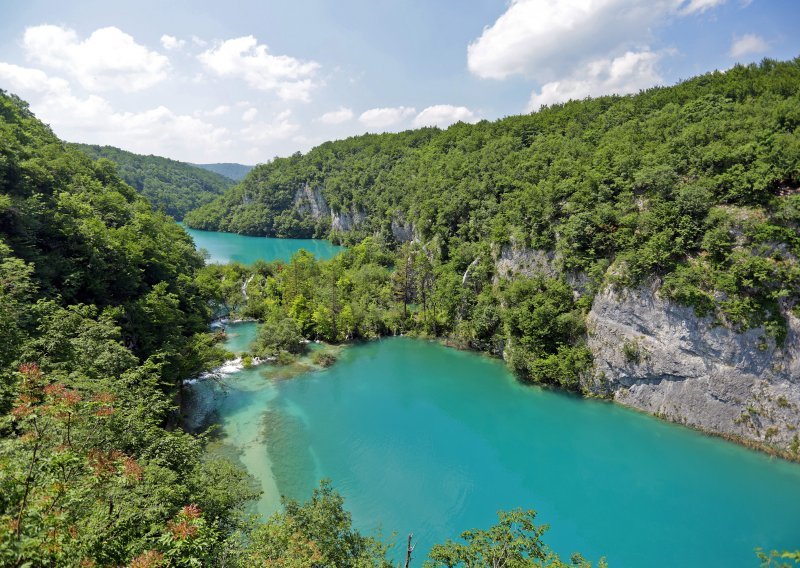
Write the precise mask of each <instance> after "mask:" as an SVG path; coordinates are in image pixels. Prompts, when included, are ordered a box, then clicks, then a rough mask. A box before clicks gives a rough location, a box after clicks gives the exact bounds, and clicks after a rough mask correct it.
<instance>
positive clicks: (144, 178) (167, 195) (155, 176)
mask: <svg viewBox="0 0 800 568" xmlns="http://www.w3.org/2000/svg"><path fill="white" fill-rule="evenodd" d="M70 146H73V147H74V148H76V149H78V150H80V151H81V152H83V153H85V154H86V155H87V156H89V157H91V158H93V159H98V158H106V159H108V160H111V161H112V162H114V163H115V164H116V165H117V173H118V174H119V176H120V177H121V178H122V180H123V181H124V182H125V183H127V184H128V185H130V186H131V187H133V188H134V189H135V190H136V191H138V192H139V193H141V194H142V195H143V196H145V197H146V198H147V200H148V201H149V202H150V203H151V204H152V205H153V207H154V208H155V209H158V210H160V211H164V212H165V213H166V214H167V215H171V216H172V217H175V218H176V219H178V220H179V221H180V220H181V219H183V216H184V215H186V213H188V212H189V211H191V210H192V209H197V208H198V207H200V206H201V205H205V204H206V203H209V202H211V201H213V200H214V199H215V198H216V197H218V196H219V195H220V194H222V193H224V192H225V190H227V189H229V188H230V187H231V186H233V185H234V181H233V180H232V179H231V178H229V177H226V176H225V175H224V174H221V173H215V172H214V171H213V170H210V169H209V168H204V167H203V166H195V165H192V164H187V163H185V162H178V161H175V160H170V159H169V158H161V157H159V156H152V155H150V156H142V155H140V154H134V153H132V152H126V151H125V150H120V149H119V148H114V147H113V146H96V145H89V144H70ZM234 179H235V178H234Z"/></svg>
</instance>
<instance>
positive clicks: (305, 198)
mask: <svg viewBox="0 0 800 568" xmlns="http://www.w3.org/2000/svg"><path fill="white" fill-rule="evenodd" d="M292 205H293V206H294V208H295V209H297V210H298V211H299V212H300V213H308V214H309V215H311V216H312V217H313V218H314V219H320V218H322V217H327V216H328V215H330V214H331V210H330V208H329V207H328V202H327V201H325V197H323V195H322V190H320V189H319V188H316V189H311V187H310V186H309V185H308V184H305V185H304V186H303V187H302V188H300V189H298V190H297V193H295V195H294V202H293V203H292Z"/></svg>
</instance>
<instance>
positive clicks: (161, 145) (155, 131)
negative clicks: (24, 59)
mask: <svg viewBox="0 0 800 568" xmlns="http://www.w3.org/2000/svg"><path fill="white" fill-rule="evenodd" d="M0 82H2V83H3V84H4V86H7V87H8V88H9V89H10V90H12V91H14V92H16V93H17V94H19V95H21V96H22V97H23V98H25V99H27V100H28V101H29V102H30V105H31V109H32V110H33V112H34V113H35V114H36V115H37V116H38V117H39V118H40V119H42V120H43V121H44V122H46V123H48V124H50V125H51V126H52V127H53V129H54V130H55V131H56V132H57V133H58V135H59V136H61V137H63V138H65V139H67V140H71V141H75V142H89V143H94V144H110V145H112V146H119V147H122V148H125V149H127V150H130V151H133V152H139V153H143V154H151V153H154V154H162V155H168V156H172V157H176V158H179V159H185V160H195V161H196V160H199V159H217V158H219V155H220V153H222V152H224V150H225V149H226V148H228V147H230V146H231V144H232V141H231V137H230V133H229V132H228V130H227V129H225V128H221V127H218V126H215V125H213V124H210V123H208V122H205V121H203V120H201V119H199V118H197V117H194V116H188V115H183V114H178V113H175V112H173V111H172V110H170V109H168V108H166V107H164V106H159V107H156V108H153V109H148V110H145V111H142V112H120V111H117V110H115V109H114V108H113V106H112V105H111V103H109V102H108V101H107V100H106V99H104V98H102V97H100V96H97V95H94V94H92V95H89V96H87V97H79V96H76V95H75V94H73V92H72V90H71V88H70V85H69V82H68V81H66V80H65V79H62V78H58V77H49V76H48V75H47V74H46V73H44V72H43V71H41V70H39V69H31V68H28V67H20V66H18V65H11V64H8V63H0ZM198 149H202V155H198Z"/></svg>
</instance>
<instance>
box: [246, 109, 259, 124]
mask: <svg viewBox="0 0 800 568" xmlns="http://www.w3.org/2000/svg"><path fill="white" fill-rule="evenodd" d="M256 116H258V109H257V108H253V107H250V108H249V109H247V110H246V111H244V112H243V113H242V120H243V121H245V122H253V121H254V120H255V119H256Z"/></svg>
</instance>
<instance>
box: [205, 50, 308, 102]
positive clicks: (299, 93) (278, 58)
mask: <svg viewBox="0 0 800 568" xmlns="http://www.w3.org/2000/svg"><path fill="white" fill-rule="evenodd" d="M198 59H199V60H200V61H201V62H202V63H203V64H204V65H205V66H206V67H207V68H208V69H210V70H212V71H214V72H215V73H216V74H217V75H219V76H220V77H238V78H241V79H244V80H245V81H246V82H247V84H248V85H250V86H251V87H253V88H255V89H259V90H262V91H273V92H275V93H277V95H278V96H279V97H280V98H281V99H283V100H287V101H291V100H299V101H309V100H311V90H312V89H313V88H314V86H315V84H314V81H313V77H314V76H315V74H316V71H317V69H319V67H320V65H319V63H317V62H316V61H301V60H299V59H295V58H294V57H290V56H288V55H272V54H271V53H269V49H268V48H267V46H266V45H263V44H259V43H258V40H256V38H255V37H253V36H244V37H239V38H235V39H229V40H226V41H223V42H222V43H220V44H218V45H216V46H214V47H213V48H211V49H209V50H207V51H204V52H203V53H201V54H200V55H199V56H198Z"/></svg>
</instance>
